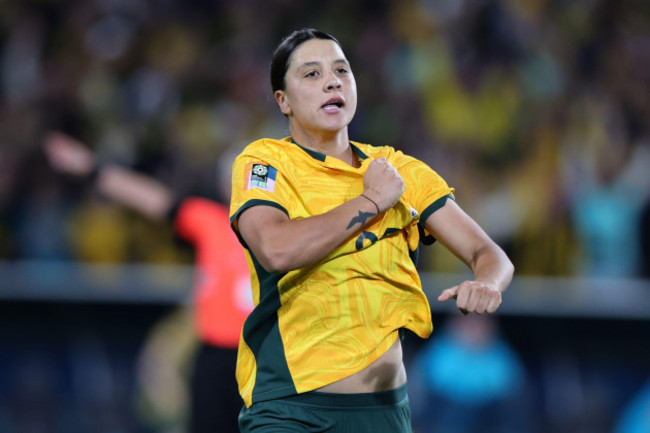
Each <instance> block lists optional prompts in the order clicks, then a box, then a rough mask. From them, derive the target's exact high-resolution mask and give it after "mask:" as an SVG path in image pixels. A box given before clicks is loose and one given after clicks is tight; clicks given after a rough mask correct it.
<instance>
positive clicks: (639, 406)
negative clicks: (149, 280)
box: [613, 381, 650, 433]
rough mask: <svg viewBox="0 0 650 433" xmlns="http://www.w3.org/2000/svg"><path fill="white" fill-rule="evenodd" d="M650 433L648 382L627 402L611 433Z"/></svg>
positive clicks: (649, 389) (649, 382) (649, 393)
mask: <svg viewBox="0 0 650 433" xmlns="http://www.w3.org/2000/svg"><path fill="white" fill-rule="evenodd" d="M649 431H650V381H648V382H646V383H645V384H644V385H643V387H641V389H640V390H639V392H638V393H637V394H636V395H635V396H634V397H633V398H632V400H631V401H629V402H628V403H627V404H626V405H625V407H624V409H623V411H622V412H621V415H620V417H619V419H618V421H617V422H616V425H615V428H614V431H613V433H647V432H649Z"/></svg>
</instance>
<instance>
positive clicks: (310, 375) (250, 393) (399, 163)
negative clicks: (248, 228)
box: [230, 137, 453, 406]
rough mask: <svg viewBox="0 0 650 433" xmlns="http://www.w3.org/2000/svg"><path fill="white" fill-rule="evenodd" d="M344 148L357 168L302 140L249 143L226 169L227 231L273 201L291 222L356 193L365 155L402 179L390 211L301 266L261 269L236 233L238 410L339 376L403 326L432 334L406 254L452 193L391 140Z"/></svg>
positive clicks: (363, 362)
mask: <svg viewBox="0 0 650 433" xmlns="http://www.w3.org/2000/svg"><path fill="white" fill-rule="evenodd" d="M350 145H351V146H352V149H353V150H354V152H355V153H356V155H357V156H358V158H359V160H360V162H361V166H360V167H359V168H355V167H352V166H350V165H348V164H346V163H344V162H343V161H340V160H338V159H336V158H332V157H329V156H326V155H324V154H321V153H318V152H315V151H312V150H309V149H306V148H304V147H301V146H300V145H298V144H296V143H295V142H293V141H292V140H291V137H287V138H285V139H283V140H275V139H261V140H258V141H255V142H253V143H251V144H250V145H248V146H247V147H246V148H245V149H244V151H243V152H242V153H241V154H240V155H239V156H238V157H237V159H236V160H235V162H234V164H233V185H232V197H231V204H230V221H231V223H232V227H233V229H234V230H235V233H237V235H238V236H239V233H238V229H237V218H238V216H239V215H240V214H241V213H242V212H243V211H244V210H246V209H248V208H250V207H251V206H259V205H264V206H272V207H275V208H277V209H280V210H282V211H283V212H284V213H286V214H287V215H288V217H289V218H290V219H292V220H295V219H301V218H308V217H311V216H315V215H320V214H323V213H326V212H328V211H329V210H331V209H333V208H335V207H337V206H339V205H341V204H343V203H345V202H346V201H349V200H351V199H353V198H355V197H357V196H359V195H360V194H361V193H363V177H364V174H365V173H366V170H367V169H368V165H369V164H370V161H371V160H373V159H377V158H381V157H385V158H386V159H387V160H388V162H390V163H391V164H392V165H393V166H394V167H395V168H396V169H397V170H398V172H399V173H400V175H401V176H402V179H403V180H404V183H405V191H404V194H403V195H402V198H401V199H400V200H399V202H398V203H397V204H396V205H395V206H393V207H392V208H391V209H389V210H387V211H385V212H383V213H381V214H380V215H378V216H376V217H374V218H373V219H372V220H371V221H370V222H369V223H368V224H367V225H366V226H364V227H363V228H362V229H360V230H359V231H358V232H357V233H355V234H354V235H353V236H351V237H350V238H348V239H347V240H346V241H344V242H343V243H342V244H341V245H339V246H338V247H337V248H336V249H335V250H334V251H332V252H331V253H330V254H329V255H327V257H325V258H323V259H322V260H320V261H319V262H318V263H315V264H313V265H310V266H306V267H304V268H300V269H296V270H293V271H289V272H284V273H269V272H267V271H266V270H265V269H264V268H263V267H262V266H261V265H260V263H259V262H258V260H257V259H256V257H255V256H254V254H253V253H252V252H251V251H250V249H248V248H247V246H246V243H245V241H244V240H243V239H242V238H241V236H239V238H240V242H241V243H242V245H243V246H244V249H245V253H246V258H247V260H248V265H249V268H250V271H251V285H252V290H253V300H254V304H255V309H254V310H253V311H252V313H251V314H250V315H249V316H248V318H247V319H246V322H245V324H244V327H243V330H242V335H241V339H240V343H239V354H238V359H237V381H238V384H239V390H240V393H241V396H242V398H243V400H244V403H245V404H246V406H250V405H251V404H253V403H255V402H258V401H263V400H270V399H275V398H281V397H286V396H289V395H293V394H297V393H303V392H307V391H311V390H314V389H317V388H320V387H323V386H325V385H328V384H330V383H333V382H336V381H338V380H340V379H343V378H345V377H347V376H350V375H352V374H354V373H356V372H358V371H360V370H362V369H364V368H365V367H367V366H368V365H370V364H371V363H372V362H373V361H375V360H377V359H378V358H379V357H380V356H381V355H382V354H384V353H385V352H386V351H387V350H388V348H389V347H390V346H391V345H392V344H393V343H394V342H395V339H396V338H397V337H398V331H399V330H400V329H402V328H406V329H409V330H411V331H413V332H414V333H416V334H417V335H419V336H420V337H423V338H426V337H428V336H429V335H430V334H431V332H432V330H433V325H432V322H431V309H430V306H429V304H428V301H427V298H426V296H425V294H424V292H423V291H422V285H421V282H420V278H419V276H418V273H417V270H416V260H417V251H418V245H419V242H420V241H421V240H423V239H422V236H423V235H426V233H425V231H424V227H422V225H423V224H424V221H426V218H427V217H428V216H429V215H431V214H432V213H433V212H435V211H436V210H437V209H439V208H440V207H442V205H444V203H445V201H446V200H447V199H448V198H453V188H450V187H449V186H448V185H447V183H446V182H445V181H444V180H443V179H442V178H441V177H440V176H439V175H438V174H437V173H436V172H434V171H433V170H432V169H431V168H429V167H428V166H427V165H426V164H424V163H423V162H421V161H418V160H417V159H415V158H412V157H410V156H407V155H405V154H403V153H402V152H400V151H395V149H393V148H392V147H388V146H384V147H376V146H371V145H368V144H361V143H356V142H351V143H350ZM418 223H421V224H418ZM427 237H429V236H428V235H427Z"/></svg>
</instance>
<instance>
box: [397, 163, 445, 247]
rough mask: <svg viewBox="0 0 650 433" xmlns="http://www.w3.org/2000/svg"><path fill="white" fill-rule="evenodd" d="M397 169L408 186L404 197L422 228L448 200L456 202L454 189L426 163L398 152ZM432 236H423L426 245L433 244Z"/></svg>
mask: <svg viewBox="0 0 650 433" xmlns="http://www.w3.org/2000/svg"><path fill="white" fill-rule="evenodd" d="M395 157H396V161H395V167H396V168H397V170H398V171H399V174H400V176H402V179H403V180H404V183H405V185H406V188H405V191H404V196H405V199H406V200H407V201H408V202H409V204H410V205H411V206H413V207H414V208H415V210H417V212H418V213H419V214H420V228H421V229H422V230H423V229H424V223H425V221H426V220H427V218H429V216H431V214H433V213H434V212H435V211H437V210H438V209H440V208H441V207H442V206H444V204H445V203H446V202H447V200H449V199H451V200H454V199H455V198H454V188H452V187H450V186H449V185H448V184H447V182H446V181H445V180H444V179H443V178H442V177H441V176H440V175H439V174H438V173H436V172H435V171H434V170H433V169H432V168H431V167H429V166H428V165H427V164H426V163H424V162H422V161H420V160H418V159H416V158H413V157H411V156H408V155H404V154H403V153H402V152H399V151H398V152H396V154H395ZM429 237H430V236H428V235H426V236H422V241H423V242H424V243H425V244H428V243H431V242H432V239H429Z"/></svg>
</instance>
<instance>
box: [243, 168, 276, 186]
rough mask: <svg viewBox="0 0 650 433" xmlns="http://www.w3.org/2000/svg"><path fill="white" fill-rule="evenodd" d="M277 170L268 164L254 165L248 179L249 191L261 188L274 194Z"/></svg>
mask: <svg viewBox="0 0 650 433" xmlns="http://www.w3.org/2000/svg"><path fill="white" fill-rule="evenodd" d="M276 175H277V170H276V169H275V168H273V167H271V166H270V165H266V164H253V165H252V167H251V169H250V174H249V177H248V189H253V188H259V189H262V190H264V191H269V192H273V190H274V189H275V177H276Z"/></svg>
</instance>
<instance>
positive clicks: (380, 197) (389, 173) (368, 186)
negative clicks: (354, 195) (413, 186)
mask: <svg viewBox="0 0 650 433" xmlns="http://www.w3.org/2000/svg"><path fill="white" fill-rule="evenodd" d="M363 187H364V194H367V195H368V196H369V197H371V198H372V199H373V200H374V201H375V202H376V203H377V204H378V207H379V210H380V211H381V212H383V211H385V210H387V209H390V208H391V207H393V206H394V205H395V203H397V201H398V200H399V199H400V197H401V196H402V194H403V193H404V188H405V186H404V181H403V179H402V177H401V176H400V174H399V172H398V171H397V169H396V168H395V167H393V166H392V165H391V164H390V163H389V162H388V161H387V160H386V158H379V159H375V160H372V161H371V162H370V165H369V166H368V170H367V171H366V174H365V175H364V178H363Z"/></svg>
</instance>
